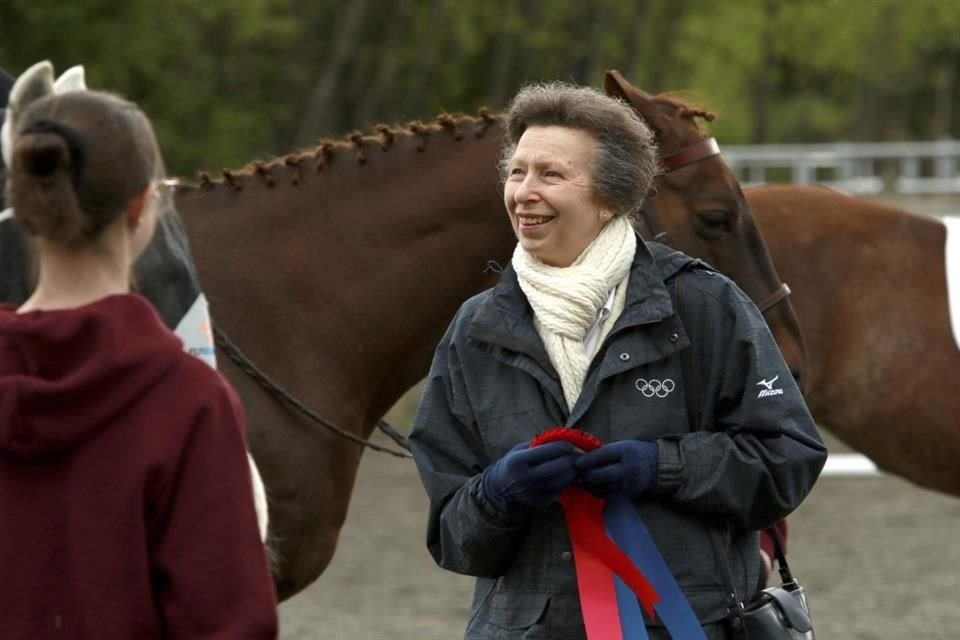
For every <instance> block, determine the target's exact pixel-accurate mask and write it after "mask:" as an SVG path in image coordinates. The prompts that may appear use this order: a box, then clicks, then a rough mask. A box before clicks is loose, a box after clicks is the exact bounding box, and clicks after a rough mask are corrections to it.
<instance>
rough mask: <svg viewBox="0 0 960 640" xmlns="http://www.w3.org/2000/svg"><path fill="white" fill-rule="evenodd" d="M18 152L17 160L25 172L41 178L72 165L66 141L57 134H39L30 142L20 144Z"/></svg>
mask: <svg viewBox="0 0 960 640" xmlns="http://www.w3.org/2000/svg"><path fill="white" fill-rule="evenodd" d="M18 152H19V153H18V154H17V160H16V162H17V164H18V165H19V166H20V167H22V168H23V171H24V173H26V174H28V175H32V176H36V177H39V178H46V177H47V176H50V175H52V174H53V173H54V172H55V171H56V170H57V169H59V168H61V167H63V168H66V167H67V166H69V165H70V158H69V153H70V152H69V150H68V149H67V144H66V141H64V140H63V139H62V138H59V137H57V136H51V135H45V134H39V135H37V136H36V140H32V141H30V144H25V145H22V146H20V147H19V149H18Z"/></svg>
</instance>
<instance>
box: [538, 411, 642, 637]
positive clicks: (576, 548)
mask: <svg viewBox="0 0 960 640" xmlns="http://www.w3.org/2000/svg"><path fill="white" fill-rule="evenodd" d="M557 440H565V441H567V442H570V443H572V444H573V445H574V446H576V447H578V448H579V449H581V450H583V451H592V450H594V449H596V448H598V447H600V446H601V445H602V444H603V443H602V442H600V440H599V439H598V438H597V437H596V436H594V435H592V434H589V433H586V432H585V431H581V430H580V429H572V428H569V427H560V428H557V429H550V430H549V431H545V432H543V433H541V434H540V435H539V436H537V437H536V438H534V440H533V442H531V443H530V446H537V445H540V444H545V443H547V442H555V441H557ZM606 502H607V501H606V500H604V499H603V498H598V497H596V496H594V495H593V494H591V493H588V492H586V491H583V490H582V489H577V488H576V487H571V488H570V489H567V490H566V491H564V492H563V494H562V495H561V496H560V504H561V506H563V513H564V516H565V517H566V520H567V528H568V529H569V530H570V539H571V542H572V543H573V553H574V559H575V561H576V566H577V585H578V586H579V587H580V605H581V608H582V609H583V617H584V623H585V624H586V623H588V622H595V623H596V624H598V625H601V626H603V627H606V626H607V625H609V624H616V628H617V631H616V635H609V636H608V635H600V636H598V637H603V638H607V637H609V638H613V639H616V638H621V637H622V634H621V633H620V630H619V629H620V625H619V616H618V615H617V611H618V610H617V598H616V591H615V588H614V582H613V576H612V575H611V574H610V572H611V571H612V572H613V573H615V574H617V575H618V576H619V577H620V579H621V580H623V582H624V584H626V585H627V586H628V587H630V590H631V591H633V592H634V593H635V594H636V596H637V598H639V600H640V604H641V605H643V608H644V610H645V611H646V612H647V615H648V616H649V617H650V619H651V620H653V619H654V618H655V613H654V607H655V606H656V605H657V603H659V602H660V596H659V595H658V594H657V592H656V590H655V589H654V588H653V586H652V585H651V584H650V582H649V581H648V580H647V579H646V577H644V575H643V574H642V573H641V572H640V571H639V570H638V569H637V567H636V565H634V564H633V561H632V560H630V558H629V556H627V555H626V554H625V553H624V552H623V551H621V550H620V548H619V547H618V546H617V545H616V544H615V543H614V542H613V540H611V539H610V538H609V537H608V536H607V532H606V530H605V529H604V525H603V507H604V505H606ZM598 563H599V564H600V565H602V566H603V567H605V569H606V570H605V571H603V573H605V576H601V571H602V570H601V569H600V567H599V566H598ZM611 611H612V614H611ZM587 626H588V628H591V627H590V626H589V624H588V625H587ZM609 633H612V632H609Z"/></svg>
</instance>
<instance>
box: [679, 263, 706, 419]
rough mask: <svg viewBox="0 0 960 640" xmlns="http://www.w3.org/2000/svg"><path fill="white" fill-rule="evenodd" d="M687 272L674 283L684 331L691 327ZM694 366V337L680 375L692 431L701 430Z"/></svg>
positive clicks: (682, 355) (682, 361)
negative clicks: (685, 288)
mask: <svg viewBox="0 0 960 640" xmlns="http://www.w3.org/2000/svg"><path fill="white" fill-rule="evenodd" d="M686 271H687V269H686V268H684V269H681V270H680V271H678V272H677V275H676V276H675V278H674V281H673V288H674V299H675V304H676V307H677V317H678V318H680V324H682V325H683V326H684V329H686V327H687V326H689V325H688V323H686V322H684V320H683V274H684V273H686ZM688 335H689V334H688ZM694 365H695V363H694V360H693V336H690V346H689V347H687V348H686V349H684V350H683V351H681V352H680V375H681V377H682V379H683V397H684V399H685V400H686V401H687V420H688V421H689V423H690V431H698V430H699V429H700V393H699V391H700V384H699V380H698V379H697V378H698V376H697V370H696V367H695V366H694Z"/></svg>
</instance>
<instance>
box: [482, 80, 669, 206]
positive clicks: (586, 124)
mask: <svg viewBox="0 0 960 640" xmlns="http://www.w3.org/2000/svg"><path fill="white" fill-rule="evenodd" d="M538 126H539V127H549V126H558V127H568V128H570V129H579V130H581V131H586V132H587V133H589V134H590V135H592V136H593V137H594V138H596V140H597V149H596V157H595V159H594V164H593V174H592V181H593V188H594V191H595V193H596V195H597V196H598V197H599V198H600V199H601V200H602V201H603V202H604V203H606V204H607V206H609V207H610V208H611V210H612V212H613V214H614V215H627V214H630V213H632V212H633V211H635V210H637V209H638V208H639V207H640V205H641V204H642V203H643V199H644V198H645V197H646V195H647V192H648V191H649V190H650V187H651V185H652V184H653V178H654V177H655V176H656V174H657V145H656V141H655V138H654V134H653V132H652V131H651V130H650V127H648V126H647V124H646V123H645V122H644V121H643V120H642V119H641V118H640V116H638V115H637V113H636V112H635V111H634V110H633V109H632V108H631V107H630V106H629V105H627V104H626V103H624V102H622V101H620V100H618V99H616V98H611V97H609V96H607V95H604V94H603V93H601V92H599V91H597V90H596V89H591V88H589V87H579V86H575V85H572V84H568V83H566V82H549V83H536V84H530V85H527V86H525V87H523V88H522V89H521V90H520V91H519V93H517V95H516V96H514V98H513V101H512V102H511V103H510V107H509V108H508V109H507V114H506V127H507V131H506V135H505V137H504V144H503V150H502V152H501V155H500V180H501V183H502V182H503V181H505V180H506V177H507V165H508V163H509V161H510V158H511V157H513V154H514V152H515V151H516V148H517V143H518V142H519V141H520V136H522V135H523V133H524V131H526V130H527V128H529V127H538Z"/></svg>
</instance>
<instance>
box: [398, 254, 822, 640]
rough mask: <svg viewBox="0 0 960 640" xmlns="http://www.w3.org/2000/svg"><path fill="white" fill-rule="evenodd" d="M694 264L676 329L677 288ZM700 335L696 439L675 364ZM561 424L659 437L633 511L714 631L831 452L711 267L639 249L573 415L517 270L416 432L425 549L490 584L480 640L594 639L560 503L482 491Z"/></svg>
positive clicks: (762, 326)
mask: <svg viewBox="0 0 960 640" xmlns="http://www.w3.org/2000/svg"><path fill="white" fill-rule="evenodd" d="M685 267H692V268H689V269H688V270H687V273H686V275H684V276H683V277H684V300H683V305H684V310H683V322H681V320H680V319H679V317H678V316H677V315H676V314H675V310H674V301H673V300H672V292H673V287H672V284H671V283H672V277H673V276H674V275H675V274H676V272H677V271H679V270H680V269H682V268H685ZM665 281H666V282H665ZM685 327H686V328H685ZM691 338H692V339H693V340H694V341H695V344H694V345H693V348H694V354H695V358H696V362H697V370H698V380H699V386H700V389H699V390H698V393H699V394H700V407H701V421H700V424H699V429H698V430H696V431H694V432H691V429H690V424H689V422H688V419H687V409H686V406H687V405H686V402H685V396H684V393H685V392H687V390H685V389H683V381H682V376H681V358H680V353H681V351H682V350H683V349H685V348H688V347H689V346H690V344H691V342H690V340H691ZM668 381H669V382H668ZM654 389H659V393H657V392H655V391H654ZM666 389H672V391H669V392H666ZM765 390H766V392H765V393H764V391H765ZM557 426H574V427H578V428H580V429H584V430H586V431H589V432H591V433H593V434H595V435H596V436H597V437H599V438H600V439H601V440H602V441H604V442H613V441H616V440H623V439H627V438H634V439H641V440H654V441H656V442H657V445H658V450H659V464H658V479H657V486H656V489H655V490H654V491H653V492H652V494H650V495H648V496H644V497H643V498H641V499H639V500H636V501H635V505H636V508H637V513H638V514H639V516H640V518H641V519H642V520H643V522H644V524H645V525H646V527H647V528H648V530H649V531H650V534H651V536H652V537H653V538H654V541H655V542H656V544H657V546H658V548H659V550H660V552H661V554H662V555H663V557H664V559H665V560H666V562H667V564H668V565H669V567H670V569H671V571H672V572H673V575H674V577H675V578H676V579H677V582H678V583H679V585H680V586H681V588H682V589H683V591H684V593H685V595H686V596H687V598H688V600H689V601H690V603H691V605H692V606H693V609H694V611H695V612H696V614H697V616H698V617H699V619H700V621H701V622H702V623H710V622H715V621H718V620H720V619H722V618H724V617H725V616H726V614H727V609H728V606H729V604H730V601H729V600H728V598H729V597H730V595H729V589H728V588H725V586H724V585H727V584H730V583H732V584H733V585H734V588H735V589H736V591H737V594H736V596H737V597H739V598H741V599H743V598H745V597H747V596H748V595H749V594H751V593H752V588H753V587H754V586H755V585H756V583H757V579H758V572H759V552H758V548H759V547H758V540H757V536H758V534H757V533H756V531H757V530H758V529H760V528H762V527H764V526H767V525H769V524H771V523H773V522H774V521H776V520H778V519H779V518H782V517H783V516H785V515H787V514H788V513H790V512H791V511H792V510H794V509H795V508H796V507H797V506H798V505H799V504H800V502H801V501H802V500H803V499H804V497H805V496H806V495H807V494H808V493H809V491H810V490H811V488H812V487H813V484H814V481H815V480H816V478H817V476H818V474H819V472H820V470H821V469H822V467H823V465H824V463H825V461H826V455H827V454H826V449H825V447H824V445H823V442H822V441H821V439H820V436H819V434H818V433H817V430H816V427H815V425H814V422H813V419H812V418H811V416H810V414H809V412H808V411H807V408H806V405H805V404H804V402H803V399H802V398H801V396H800V392H799V390H798V389H797V387H796V385H795V384H794V381H793V379H792V377H791V376H790V372H789V370H788V367H787V365H786V364H785V363H784V361H783V359H782V357H781V355H780V352H779V350H778V349H777V345H776V343H775V342H774V339H773V337H772V336H771V335H770V332H769V330H768V328H767V325H766V323H765V321H764V320H763V318H762V316H761V315H760V313H759V311H758V310H757V309H756V307H755V306H754V305H753V303H752V302H751V301H750V300H749V299H748V298H747V297H746V296H745V295H744V294H743V292H741V291H740V289H739V288H737V286H736V285H735V284H733V283H732V282H731V281H730V280H728V279H727V278H725V277H724V276H722V275H720V274H717V273H716V272H714V271H712V270H710V269H709V268H707V267H706V266H704V265H702V263H699V264H698V263H696V262H694V261H693V259H692V258H689V257H688V256H685V255H684V254H681V253H678V252H673V251H670V250H669V249H666V248H665V247H663V246H662V245H659V244H655V243H648V244H645V243H643V242H642V241H638V247H637V253H636V257H635V259H634V263H633V266H632V269H631V273H630V279H629V283H628V288H627V298H626V305H625V307H624V310H623V312H622V314H621V315H620V317H619V318H618V319H617V321H616V323H615V324H614V326H613V328H612V329H611V331H610V333H609V335H608V336H607V338H606V339H605V340H604V343H603V345H602V346H601V348H600V350H599V352H598V353H597V355H596V356H595V358H594V360H593V362H592V364H591V366H590V369H589V371H588V374H587V378H586V381H585V383H584V385H583V391H582V393H581V396H580V398H579V400H578V401H577V404H576V405H575V406H574V408H573V411H572V412H568V411H567V408H566V403H565V402H564V398H563V393H562V391H561V387H560V381H559V378H558V376H557V374H556V372H555V371H554V369H553V367H552V365H551V364H550V360H549V357H548V356H547V353H546V351H545V349H544V347H543V344H542V342H541V340H540V337H539V336H538V334H537V332H536V330H535V329H534V326H533V321H532V312H531V309H530V306H529V304H528V303H527V301H526V298H525V297H524V295H523V293H522V291H521V290H520V288H519V285H518V284H517V279H516V273H515V272H514V271H513V269H512V268H507V269H506V270H505V271H504V273H503V274H502V277H501V281H500V283H499V284H498V285H497V286H496V287H494V288H493V289H491V290H488V291H485V292H483V293H481V294H479V295H477V296H475V297H474V298H472V299H470V300H468V301H467V302H466V303H464V305H463V306H462V307H461V309H460V310H459V312H458V313H457V315H456V317H455V318H454V320H453V322H452V324H451V326H450V327H449V329H448V331H447V334H446V335H445V336H444V338H443V340H442V342H441V343H440V345H439V347H438V348H437V351H436V354H435V357H434V361H433V365H432V367H431V370H430V373H429V376H428V379H427V385H426V389H425V392H424V395H423V398H422V400H421V403H420V407H419V409H418V412H417V417H416V420H415V424H414V429H413V432H412V434H411V444H412V447H413V453H414V458H415V460H416V463H417V468H418V470H419V472H420V476H421V479H422V481H423V484H424V486H425V488H426V491H427V494H428V496H429V499H430V519H429V525H428V533H427V545H428V548H429V550H430V552H431V554H433V557H434V558H435V559H436V561H437V563H438V564H439V565H440V566H441V567H444V568H446V569H449V570H451V571H455V572H458V573H463V574H467V575H473V576H477V577H478V581H477V586H476V591H475V594H474V602H473V607H472V611H471V616H470V621H469V623H468V629H467V634H466V637H467V638H471V639H472V638H478V639H479V638H484V639H486V638H497V639H499V638H541V637H543V638H551V639H554V640H564V639H567V638H583V637H584V630H583V623H582V618H581V614H580V605H579V600H578V596H577V585H576V576H575V572H574V566H573V563H572V562H571V553H570V551H571V545H570V539H569V535H568V532H567V529H566V524H565V522H564V519H563V513H562V510H561V508H560V506H559V504H556V503H555V504H552V505H549V506H548V507H545V508H542V509H529V510H524V511H521V512H512V513H502V512H500V511H498V510H496V509H495V508H494V507H493V506H492V505H491V504H489V503H488V502H487V501H486V499H485V498H484V496H483V493H482V489H481V483H480V475H481V473H482V472H483V470H484V469H485V468H486V467H487V466H488V465H490V464H491V463H493V462H495V461H496V460H497V459H499V458H500V457H502V456H503V455H504V454H505V453H506V452H507V451H508V450H509V449H510V448H511V447H512V446H514V445H515V444H517V443H519V442H526V441H529V440H531V439H532V438H533V437H535V436H536V435H537V434H538V433H540V432H542V431H545V430H547V429H550V428H553V427H557ZM717 549H722V554H723V557H720V555H719V554H718V553H717V552H716V550H717ZM725 565H726V566H728V567H729V574H728V575H729V578H727V577H725V575H724V574H725V573H726V572H727V569H726V568H725Z"/></svg>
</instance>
